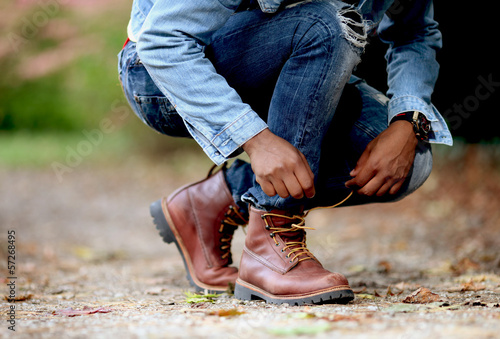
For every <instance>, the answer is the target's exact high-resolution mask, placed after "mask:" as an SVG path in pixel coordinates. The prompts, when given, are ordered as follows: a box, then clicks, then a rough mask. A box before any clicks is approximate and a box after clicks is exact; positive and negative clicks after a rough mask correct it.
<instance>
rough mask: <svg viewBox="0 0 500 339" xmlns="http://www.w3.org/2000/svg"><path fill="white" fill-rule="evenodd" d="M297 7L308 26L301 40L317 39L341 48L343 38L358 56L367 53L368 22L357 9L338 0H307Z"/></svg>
mask: <svg viewBox="0 0 500 339" xmlns="http://www.w3.org/2000/svg"><path fill="white" fill-rule="evenodd" d="M295 6H297V9H296V10H299V11H300V20H301V22H302V23H303V24H304V25H305V27H307V29H306V30H305V31H304V32H303V34H304V36H303V38H302V39H300V41H301V42H305V41H313V40H316V41H318V42H320V43H321V44H323V46H324V47H325V48H328V49H331V48H335V49H338V45H339V43H341V41H343V42H347V43H348V45H349V46H350V47H351V49H353V50H354V51H356V52H357V54H358V55H361V54H362V53H363V51H364V48H365V46H366V44H367V33H366V25H365V21H364V20H363V17H362V16H361V14H360V13H359V12H358V11H357V10H356V9H354V8H353V7H351V6H347V5H346V4H344V3H342V2H339V1H337V0H316V1H307V2H301V3H299V4H297V5H295ZM299 6H300V7H299Z"/></svg>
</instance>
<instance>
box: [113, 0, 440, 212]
mask: <svg viewBox="0 0 500 339" xmlns="http://www.w3.org/2000/svg"><path fill="white" fill-rule="evenodd" d="M344 6H345V5H344V4H343V3H341V2H339V1H336V0H332V1H313V2H308V3H303V4H299V5H297V6H293V7H291V8H287V9H284V10H281V11H279V12H278V13H277V14H275V15H268V14H265V13H262V12H261V11H260V10H244V11H240V12H238V13H236V14H235V15H233V16H232V17H231V18H230V19H229V21H228V22H227V24H226V25H225V26H224V27H223V28H222V29H221V30H219V31H218V32H217V33H216V35H215V36H214V39H213V41H212V43H211V45H210V46H208V48H207V49H206V55H207V57H208V58H210V60H211V61H212V63H213V64H214V66H215V68H216V69H217V72H218V73H219V74H221V75H223V76H224V77H225V78H226V80H227V81H228V83H229V84H230V85H231V86H232V87H233V88H234V89H236V90H237V91H238V93H239V94H240V96H241V97H242V99H243V101H244V102H246V103H248V104H250V105H251V106H252V108H253V109H254V110H255V111H256V112H257V113H258V114H259V115H260V116H261V117H262V118H263V119H264V120H266V122H267V124H268V126H269V129H270V130H271V131H272V132H273V133H274V134H276V135H278V136H280V137H282V138H284V139H286V140H287V141H289V142H290V143H291V144H292V145H294V146H295V147H297V149H299V150H300V151H301V152H302V153H303V154H304V155H305V156H306V158H307V160H308V162H309V165H310V167H311V170H312V171H313V173H314V174H315V181H316V183H315V185H316V196H315V197H314V198H313V199H307V198H304V199H300V200H297V199H293V198H291V197H290V198H281V197H279V196H274V197H269V196H267V195H266V194H265V193H264V192H263V191H262V189H261V187H260V186H259V185H258V183H257V182H256V181H255V178H254V175H253V172H252V170H251V167H250V164H248V163H246V162H243V161H240V160H238V161H236V162H235V163H233V165H232V166H231V167H229V168H228V169H227V170H226V172H225V175H226V180H227V183H228V185H229V187H230V190H231V192H232V194H233V196H234V198H235V201H236V202H238V204H239V205H240V206H242V207H243V208H245V205H246V203H251V204H252V205H254V206H256V207H258V208H261V209H265V210H271V209H281V210H295V209H297V210H299V209H302V208H305V209H310V208H313V207H316V206H328V205H332V204H334V203H336V202H338V201H339V200H342V199H343V198H344V197H345V196H347V194H348V193H349V189H347V188H346V187H345V185H344V183H345V182H346V181H347V180H348V179H350V176H349V172H350V171H351V170H352V169H353V168H354V167H355V165H356V162H357V160H358V159H359V157H360V155H361V154H362V152H363V151H364V149H365V148H366V145H367V144H368V143H369V142H370V141H371V140H373V139H374V138H375V137H376V136H377V135H378V134H379V133H381V132H382V131H383V130H384V129H386V128H387V105H386V103H387V98H385V96H384V95H383V94H381V93H380V92H378V91H376V90H375V89H373V88H371V87H370V86H368V85H367V84H366V83H365V82H364V81H362V80H360V79H356V78H354V77H351V74H352V70H353V68H354V67H355V66H356V64H357V63H358V62H359V61H360V56H361V54H362V52H363V38H362V36H363V35H364V31H363V28H362V27H360V25H358V24H357V23H358V22H359V15H357V13H356V12H354V11H348V12H346V11H344V10H343V8H344ZM346 18H348V19H349V20H346ZM346 22H347V23H348V24H346ZM119 59H120V60H119V73H120V80H121V82H122V84H123V88H124V92H125V95H126V97H127V99H128V101H129V103H130V105H131V107H132V109H133V110H134V112H135V113H136V114H137V115H138V116H139V117H140V118H141V120H143V121H144V122H145V123H146V124H148V125H149V126H150V127H152V128H154V129H155V130H157V131H159V132H161V133H164V134H167V135H171V136H181V137H189V133H188V131H187V129H186V127H185V125H184V123H183V121H182V119H181V118H180V117H179V115H177V113H176V112H175V109H174V108H173V107H172V105H171V104H170V103H169V102H168V100H167V99H166V98H165V96H164V95H163V94H162V93H161V92H160V91H159V89H158V88H157V87H156V85H155V84H154V83H153V81H152V80H151V78H150V77H149V74H148V73H147V71H146V69H145V68H144V66H143V65H142V64H141V62H140V60H139V58H138V56H137V53H136V51H135V43H133V42H129V43H128V44H127V46H126V47H125V48H124V50H123V51H122V52H121V53H120V54H119ZM431 167H432V155H431V150H430V146H429V145H427V144H421V145H419V147H418V149H417V154H416V158H415V162H414V166H413V169H412V171H411V173H410V175H409V177H408V179H407V180H406V183H405V185H404V187H403V188H402V189H401V190H400V191H399V192H398V194H397V195H394V196H387V197H383V198H367V197H361V196H356V195H355V196H353V197H352V198H350V199H349V200H348V201H347V202H346V204H345V205H357V204H362V203H368V202H378V201H393V200H397V199H400V198H402V197H404V196H406V195H408V194H410V193H411V192H413V191H414V190H416V189H417V188H418V187H419V186H420V185H422V184H423V182H424V181H425V179H426V178H427V177H428V175H429V174H430V170H431Z"/></svg>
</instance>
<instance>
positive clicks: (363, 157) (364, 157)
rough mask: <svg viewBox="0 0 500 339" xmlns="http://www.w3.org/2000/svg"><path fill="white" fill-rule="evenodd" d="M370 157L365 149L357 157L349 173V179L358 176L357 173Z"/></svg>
mask: <svg viewBox="0 0 500 339" xmlns="http://www.w3.org/2000/svg"><path fill="white" fill-rule="evenodd" d="M369 156H370V152H369V150H368V149H365V151H364V152H363V153H362V154H361V156H360V157H359V159H358V161H357V163H356V167H354V169H353V170H352V171H351V172H350V173H349V175H350V176H351V177H355V176H357V175H358V174H359V172H360V171H361V170H362V169H363V166H364V165H365V163H366V161H367V160H368V157H369Z"/></svg>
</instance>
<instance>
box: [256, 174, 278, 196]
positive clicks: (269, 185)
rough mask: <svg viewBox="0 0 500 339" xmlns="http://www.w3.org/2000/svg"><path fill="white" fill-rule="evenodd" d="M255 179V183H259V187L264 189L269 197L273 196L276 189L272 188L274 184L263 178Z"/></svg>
mask: <svg viewBox="0 0 500 339" xmlns="http://www.w3.org/2000/svg"><path fill="white" fill-rule="evenodd" d="M256 180H257V183H258V184H259V185H260V188H262V190H263V191H264V193H266V194H267V195H268V196H270V197H274V196H275V195H276V190H275V189H274V186H273V184H272V183H271V182H270V181H268V180H264V181H262V182H261V181H260V180H259V179H258V178H257V179H256Z"/></svg>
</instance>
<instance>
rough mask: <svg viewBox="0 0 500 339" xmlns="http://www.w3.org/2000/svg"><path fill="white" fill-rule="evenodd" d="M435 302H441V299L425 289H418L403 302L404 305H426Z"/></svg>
mask: <svg viewBox="0 0 500 339" xmlns="http://www.w3.org/2000/svg"><path fill="white" fill-rule="evenodd" d="M437 301H443V299H442V298H441V297H440V296H439V295H438V294H436V293H432V292H431V291H430V290H429V289H428V288H425V287H420V288H419V289H417V290H416V291H414V292H413V293H411V294H410V295H408V296H407V297H406V298H405V299H404V300H403V302H404V303H408V304H427V303H432V302H437Z"/></svg>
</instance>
